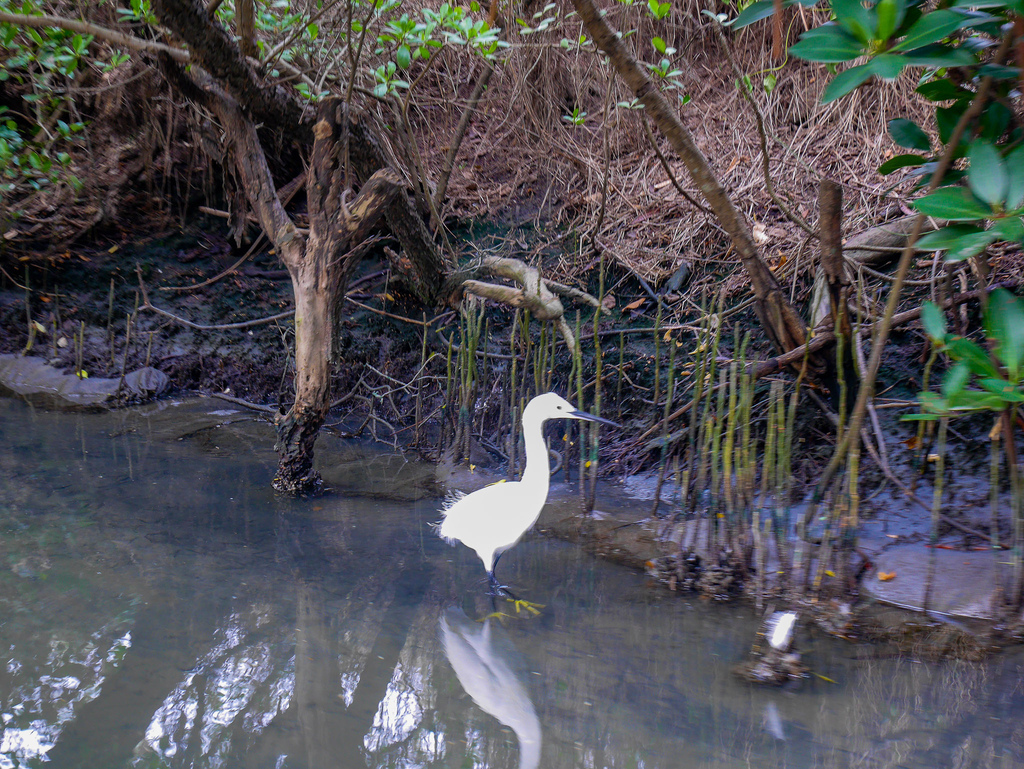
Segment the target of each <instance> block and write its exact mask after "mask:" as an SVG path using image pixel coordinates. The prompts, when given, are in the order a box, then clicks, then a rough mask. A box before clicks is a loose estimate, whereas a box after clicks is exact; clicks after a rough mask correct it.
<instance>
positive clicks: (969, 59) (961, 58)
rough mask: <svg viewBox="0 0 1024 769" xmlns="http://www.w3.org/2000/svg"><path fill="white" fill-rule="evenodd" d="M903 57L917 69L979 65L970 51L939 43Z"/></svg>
mask: <svg viewBox="0 0 1024 769" xmlns="http://www.w3.org/2000/svg"><path fill="white" fill-rule="evenodd" d="M902 56H903V58H904V59H905V61H906V64H907V66H910V65H913V66H915V67H970V66H972V65H974V64H977V63H978V60H977V59H975V57H974V56H973V55H972V54H971V53H970V52H969V51H967V50H965V49H963V48H950V47H949V46H948V45H941V44H939V43H936V44H934V45H925V46H922V47H921V48H915V49H914V50H913V51H908V52H907V53H904V54H902Z"/></svg>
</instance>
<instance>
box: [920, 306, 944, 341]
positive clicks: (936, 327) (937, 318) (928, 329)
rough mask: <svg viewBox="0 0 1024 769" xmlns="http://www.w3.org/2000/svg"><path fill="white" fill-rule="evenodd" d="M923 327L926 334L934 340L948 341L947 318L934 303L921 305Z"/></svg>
mask: <svg viewBox="0 0 1024 769" xmlns="http://www.w3.org/2000/svg"><path fill="white" fill-rule="evenodd" d="M921 325H922V326H924V332H925V333H926V334H927V335H928V336H929V337H931V338H932V339H933V340H937V341H940V342H942V341H944V340H945V339H946V316H945V315H943V314H942V310H940V309H939V306H938V305H937V304H935V303H934V302H925V303H924V304H923V305H921Z"/></svg>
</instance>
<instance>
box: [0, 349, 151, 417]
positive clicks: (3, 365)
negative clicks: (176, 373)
mask: <svg viewBox="0 0 1024 769" xmlns="http://www.w3.org/2000/svg"><path fill="white" fill-rule="evenodd" d="M120 383H121V380H120V379H113V378H109V379H108V378H106V377H84V378H82V379H79V378H78V377H77V376H75V375H74V374H64V373H61V371H59V370H58V369H56V368H54V367H53V366H50V365H49V364H48V363H47V362H46V361H44V360H43V359H42V358H34V357H31V356H24V355H0V394H4V393H6V394H9V395H17V396H21V397H23V398H25V399H26V400H28V401H30V402H31V403H34V404H36V405H38V406H42V407H43V408H57V409H96V408H112V407H113V406H115V405H116V402H115V401H116V399H117V395H118V391H119V389H120ZM169 385H170V380H169V379H168V377H167V375H166V374H164V373H163V372H162V371H157V370H156V369H155V368H150V367H148V366H147V367H145V368H141V369H139V370H138V371H133V372H132V373H130V374H126V375H125V378H124V389H125V391H127V393H128V394H130V395H131V396H132V397H133V398H134V399H136V400H139V399H142V400H145V399H149V398H152V397H154V396H156V395H159V394H160V393H162V392H164V391H165V390H167V388H168V386H169Z"/></svg>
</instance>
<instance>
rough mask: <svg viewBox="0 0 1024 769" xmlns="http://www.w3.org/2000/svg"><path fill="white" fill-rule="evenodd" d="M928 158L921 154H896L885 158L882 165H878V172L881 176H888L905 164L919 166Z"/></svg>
mask: <svg viewBox="0 0 1024 769" xmlns="http://www.w3.org/2000/svg"><path fill="white" fill-rule="evenodd" d="M927 160H928V158H926V157H923V156H922V155H896V156H895V157H891V158H889V159H888V160H886V161H885V162H884V163H882V165H880V166H879V167H878V173H880V174H881V175H882V176H888V175H889V174H891V173H892V172H893V171H898V170H899V169H901V168H906V167H907V166H919V165H923V164H924V163H925V161H927Z"/></svg>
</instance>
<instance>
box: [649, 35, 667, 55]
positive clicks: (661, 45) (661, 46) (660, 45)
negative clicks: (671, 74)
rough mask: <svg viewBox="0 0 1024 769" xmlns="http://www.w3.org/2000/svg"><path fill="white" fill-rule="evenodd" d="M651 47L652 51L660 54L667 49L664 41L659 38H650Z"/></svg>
mask: <svg viewBox="0 0 1024 769" xmlns="http://www.w3.org/2000/svg"><path fill="white" fill-rule="evenodd" d="M651 45H653V46H654V50H656V51H657V52H658V53H660V54H664V53H665V48H667V46H666V45H665V41H664V40H662V39H661V38H660V37H652V38H651Z"/></svg>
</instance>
